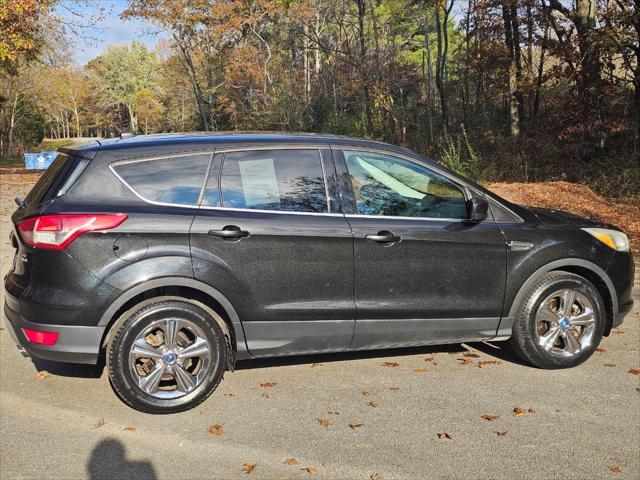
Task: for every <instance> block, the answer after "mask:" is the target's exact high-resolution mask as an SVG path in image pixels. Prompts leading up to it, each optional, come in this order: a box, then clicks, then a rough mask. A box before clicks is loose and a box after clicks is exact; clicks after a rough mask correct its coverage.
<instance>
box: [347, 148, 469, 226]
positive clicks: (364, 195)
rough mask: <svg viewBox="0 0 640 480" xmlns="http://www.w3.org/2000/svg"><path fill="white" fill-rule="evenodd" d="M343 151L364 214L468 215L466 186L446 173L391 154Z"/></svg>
mask: <svg viewBox="0 0 640 480" xmlns="http://www.w3.org/2000/svg"><path fill="white" fill-rule="evenodd" d="M343 153H344V157H345V160H346V163H347V168H348V170H349V176H350V177H351V185H352V187H353V191H354V195H355V200H356V205H357V209H358V213H359V214H360V215H383V216H393V217H422V218H456V219H457V218H460V219H463V218H467V201H466V197H465V194H464V191H463V189H462V188H461V187H459V186H458V185H456V184H455V183H454V182H452V181H451V180H449V179H447V178H446V177H444V176H442V175H439V174H438V173H436V172H433V171H431V170H429V169H428V168H426V167H423V166H422V165H418V164H416V163H413V162H409V161H407V160H403V159H400V158H397V157H393V156H390V155H381V154H378V153H370V152H358V151H347V150H345V151H343Z"/></svg>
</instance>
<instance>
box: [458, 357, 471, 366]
mask: <svg viewBox="0 0 640 480" xmlns="http://www.w3.org/2000/svg"><path fill="white" fill-rule="evenodd" d="M458 360H460V365H473V360H471V359H470V358H459V359H458Z"/></svg>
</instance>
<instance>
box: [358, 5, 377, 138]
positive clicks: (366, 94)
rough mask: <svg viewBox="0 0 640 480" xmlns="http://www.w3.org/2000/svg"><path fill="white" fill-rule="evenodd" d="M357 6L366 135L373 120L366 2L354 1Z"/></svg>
mask: <svg viewBox="0 0 640 480" xmlns="http://www.w3.org/2000/svg"><path fill="white" fill-rule="evenodd" d="M356 3H357V4H358V41H359V44H360V61H359V62H358V63H359V65H360V76H361V77H362V83H363V85H362V107H363V109H364V116H365V121H366V130H367V132H366V133H367V135H371V133H372V132H373V119H372V116H371V92H370V75H369V70H368V68H367V43H366V38H365V31H364V20H365V16H366V14H367V5H366V0H356Z"/></svg>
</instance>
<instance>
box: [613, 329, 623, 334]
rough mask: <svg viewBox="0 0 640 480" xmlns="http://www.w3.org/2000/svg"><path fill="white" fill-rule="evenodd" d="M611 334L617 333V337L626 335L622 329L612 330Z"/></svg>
mask: <svg viewBox="0 0 640 480" xmlns="http://www.w3.org/2000/svg"><path fill="white" fill-rule="evenodd" d="M611 333H615V334H616V335H622V334H623V333H624V330H620V329H616V330H611Z"/></svg>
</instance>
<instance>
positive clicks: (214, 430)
mask: <svg viewBox="0 0 640 480" xmlns="http://www.w3.org/2000/svg"><path fill="white" fill-rule="evenodd" d="M207 430H208V432H209V433H210V434H211V435H215V436H216V437H221V436H222V435H224V427H223V426H222V425H220V424H219V423H214V424H213V425H210V426H209V428H208V429H207Z"/></svg>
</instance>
